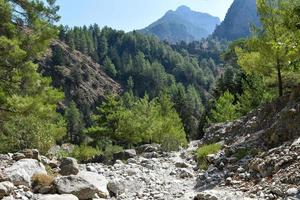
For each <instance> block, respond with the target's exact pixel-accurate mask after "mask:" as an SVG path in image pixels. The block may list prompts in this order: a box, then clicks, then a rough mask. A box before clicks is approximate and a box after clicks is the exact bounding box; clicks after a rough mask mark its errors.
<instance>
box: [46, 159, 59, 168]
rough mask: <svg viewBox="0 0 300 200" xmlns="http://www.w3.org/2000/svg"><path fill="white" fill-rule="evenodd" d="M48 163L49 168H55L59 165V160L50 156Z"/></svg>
mask: <svg viewBox="0 0 300 200" xmlns="http://www.w3.org/2000/svg"><path fill="white" fill-rule="evenodd" d="M48 165H49V166H50V167H51V168H57V167H58V166H59V162H58V160H57V159H56V158H52V159H51V160H50V161H49V163H48Z"/></svg>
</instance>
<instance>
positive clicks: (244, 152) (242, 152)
mask: <svg viewBox="0 0 300 200" xmlns="http://www.w3.org/2000/svg"><path fill="white" fill-rule="evenodd" d="M259 153H260V150H259V149H249V148H241V149H238V150H237V151H236V152H235V154H234V157H236V158H237V159H238V160H241V159H243V158H245V157H246V156H253V157H254V156H256V155H258V154H259Z"/></svg>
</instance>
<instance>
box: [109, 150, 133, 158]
mask: <svg viewBox="0 0 300 200" xmlns="http://www.w3.org/2000/svg"><path fill="white" fill-rule="evenodd" d="M135 156H136V151H135V150H134V149H126V150H123V151H121V152H119V153H116V154H114V155H113V159H114V160H127V159H129V158H134V157H135Z"/></svg>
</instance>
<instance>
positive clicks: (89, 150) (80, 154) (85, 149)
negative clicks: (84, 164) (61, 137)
mask: <svg viewBox="0 0 300 200" xmlns="http://www.w3.org/2000/svg"><path fill="white" fill-rule="evenodd" d="M101 154H102V152H101V150H99V149H97V148H93V147H91V146H87V145H80V146H76V147H75V148H74V150H73V151H72V153H71V154H70V156H71V157H74V158H76V159H77V160H79V161H87V160H90V159H91V158H93V157H94V156H96V155H101Z"/></svg>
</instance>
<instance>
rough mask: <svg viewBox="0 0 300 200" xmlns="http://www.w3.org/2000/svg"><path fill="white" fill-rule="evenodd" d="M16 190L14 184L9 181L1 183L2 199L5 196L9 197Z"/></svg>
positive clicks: (0, 197) (0, 195) (0, 196)
mask: <svg viewBox="0 0 300 200" xmlns="http://www.w3.org/2000/svg"><path fill="white" fill-rule="evenodd" d="M13 189H14V184H12V183H11V182H9V181H5V182H1V183H0V199H2V198H3V197H5V196H9V195H10V194H11V192H12V191H13Z"/></svg>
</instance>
